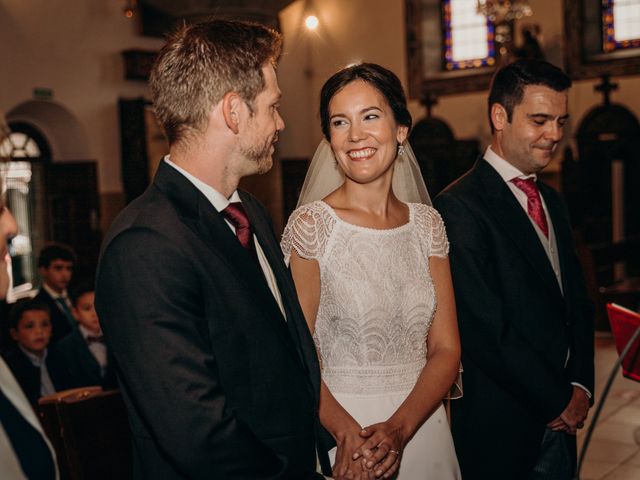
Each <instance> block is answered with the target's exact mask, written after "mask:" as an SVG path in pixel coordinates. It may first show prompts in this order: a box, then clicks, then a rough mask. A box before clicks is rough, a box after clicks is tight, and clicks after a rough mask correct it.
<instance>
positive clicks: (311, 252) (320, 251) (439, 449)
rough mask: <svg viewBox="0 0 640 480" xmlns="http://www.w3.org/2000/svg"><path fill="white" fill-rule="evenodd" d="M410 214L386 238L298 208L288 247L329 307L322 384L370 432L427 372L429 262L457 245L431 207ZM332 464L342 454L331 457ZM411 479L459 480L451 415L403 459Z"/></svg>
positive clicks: (328, 212)
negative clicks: (311, 272)
mask: <svg viewBox="0 0 640 480" xmlns="http://www.w3.org/2000/svg"><path fill="white" fill-rule="evenodd" d="M408 205H409V222H408V223H407V224H405V225H402V226H400V227H397V228H392V229H386V230H377V229H371V228H366V227H361V226H357V225H352V224H349V223H347V222H345V221H343V220H341V219H340V218H339V217H338V216H337V215H336V213H335V212H334V211H333V210H332V209H331V207H330V206H329V205H327V204H326V203H324V202H322V201H316V202H313V203H310V204H307V205H304V206H302V207H300V208H298V209H297V210H296V211H295V212H294V213H293V214H292V215H291V218H290V219H289V222H288V224H287V227H286V228H285V231H284V234H283V238H282V249H283V252H284V254H285V258H286V260H287V262H288V261H289V257H290V255H291V251H292V249H295V250H296V252H297V254H298V255H299V256H300V257H302V258H308V259H315V260H317V261H318V263H319V265H320V279H321V293H320V305H319V309H318V314H317V318H316V324H315V332H314V339H315V342H316V345H317V347H318V352H319V354H320V360H321V366H322V378H323V380H324V382H325V384H326V385H327V387H328V388H329V390H330V391H331V393H332V394H333V395H334V397H335V398H336V399H337V401H338V402H340V404H341V405H342V406H343V407H344V408H345V409H346V410H347V411H348V412H349V413H350V414H351V415H352V416H353V417H354V418H355V420H356V421H357V422H358V423H359V424H360V425H362V426H367V425H370V424H373V423H378V422H382V421H385V420H387V419H388V418H389V417H390V416H391V415H392V414H393V412H394V411H395V410H396V409H397V408H398V407H399V406H400V404H401V403H402V402H403V401H404V399H405V398H406V397H407V395H408V394H409V392H410V391H411V389H412V388H413V386H414V385H415V382H416V380H417V378H418V375H419V374H420V372H421V371H422V369H423V367H424V365H425V363H426V355H427V351H426V350H427V346H426V338H427V334H428V333H429V327H430V325H431V321H432V320H433V316H434V312H435V307H436V305H435V303H436V302H435V291H434V286H433V282H432V279H431V274H430V272H429V262H428V258H429V257H430V256H440V257H444V256H446V255H447V254H448V250H449V244H448V241H447V238H446V233H445V229H444V224H443V222H442V219H441V218H440V215H439V214H438V213H437V212H436V210H434V209H433V208H432V207H429V206H427V205H423V204H419V203H411V204H408ZM330 456H331V461H332V462H333V459H334V456H335V449H334V450H333V451H332V452H330ZM397 478H399V479H402V480H422V479H430V480H431V479H434V480H449V479H459V478H460V469H459V467H458V461H457V459H456V454H455V450H454V446H453V440H452V438H451V432H450V429H449V424H448V422H447V418H446V414H445V410H444V407H442V406H440V407H439V408H438V409H437V410H436V412H435V413H434V414H433V415H432V416H431V417H430V418H429V419H428V420H427V421H426V422H425V424H424V425H422V427H420V429H419V430H418V432H417V433H416V434H415V436H414V437H413V438H412V439H411V441H410V442H409V443H408V444H407V446H406V448H405V449H404V452H403V455H402V461H401V465H400V472H399V476H398V477H397Z"/></svg>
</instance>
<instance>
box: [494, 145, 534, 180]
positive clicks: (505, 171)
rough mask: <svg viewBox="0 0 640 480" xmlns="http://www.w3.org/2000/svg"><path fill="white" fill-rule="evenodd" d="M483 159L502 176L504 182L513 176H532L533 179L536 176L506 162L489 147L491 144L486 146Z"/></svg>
mask: <svg viewBox="0 0 640 480" xmlns="http://www.w3.org/2000/svg"><path fill="white" fill-rule="evenodd" d="M484 159H485V160H486V161H487V163H488V164H489V165H491V166H492V167H493V168H494V169H495V171H496V172H498V175H500V177H502V180H504V181H505V182H509V181H511V180H513V179H514V178H533V179H534V180H535V179H536V178H537V177H536V174H535V173H532V174H531V175H525V174H524V173H522V172H521V171H520V170H518V169H517V168H516V167H514V166H513V165H511V164H510V163H509V162H507V161H506V160H505V159H504V158H502V157H501V156H500V155H498V154H497V153H496V152H494V151H493V150H492V149H491V146H489V147H487V150H486V151H485V152H484Z"/></svg>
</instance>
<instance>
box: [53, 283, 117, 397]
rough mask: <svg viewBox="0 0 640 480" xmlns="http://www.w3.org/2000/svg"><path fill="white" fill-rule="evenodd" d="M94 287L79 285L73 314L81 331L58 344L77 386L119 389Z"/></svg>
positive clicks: (73, 295) (88, 284)
mask: <svg viewBox="0 0 640 480" xmlns="http://www.w3.org/2000/svg"><path fill="white" fill-rule="evenodd" d="M93 299H94V292H93V284H92V283H86V284H82V285H79V286H78V288H76V289H74V290H73V291H72V293H71V303H72V305H73V307H72V309H71V311H72V313H73V316H74V317H75V319H76V321H77V322H78V328H74V329H73V330H72V331H71V333H69V334H68V335H67V336H66V337H65V338H63V339H62V340H60V342H58V349H59V351H60V353H61V354H62V356H63V357H64V359H65V364H66V366H67V369H68V371H69V374H70V375H71V381H72V382H73V384H74V386H76V387H87V386H91V385H100V386H102V388H104V389H105V390H108V389H112V388H116V387H117V384H116V376H115V372H114V368H113V364H112V362H110V360H111V359H110V358H109V354H108V351H107V346H106V345H105V343H104V340H103V337H102V329H101V328H100V322H99V321H98V314H97V313H96V309H95V308H94V306H93Z"/></svg>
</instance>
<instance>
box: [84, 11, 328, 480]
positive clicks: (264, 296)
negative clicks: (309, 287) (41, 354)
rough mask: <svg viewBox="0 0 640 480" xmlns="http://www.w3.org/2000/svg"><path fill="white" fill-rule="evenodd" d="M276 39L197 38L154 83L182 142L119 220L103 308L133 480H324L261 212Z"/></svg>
mask: <svg viewBox="0 0 640 480" xmlns="http://www.w3.org/2000/svg"><path fill="white" fill-rule="evenodd" d="M280 49H281V38H280V36H279V34H277V33H276V32H274V31H272V30H270V29H268V28H265V27H263V26H259V25H255V24H245V23H239V22H227V21H213V22H207V23H203V24H199V25H191V26H185V27H183V28H181V29H180V30H179V31H178V32H176V33H175V34H173V35H172V36H171V37H170V38H169V40H168V43H167V44H166V45H165V46H164V48H163V49H162V50H161V52H160V55H159V57H158V59H157V61H156V64H155V66H154V68H153V71H152V74H151V80H150V83H151V92H152V98H153V104H154V109H155V113H156V115H157V117H158V119H159V121H160V122H161V124H162V125H163V127H164V129H165V132H166V134H167V137H168V139H169V143H170V155H168V156H167V157H165V159H164V160H163V161H162V162H161V164H160V166H159V168H158V172H157V174H156V177H155V179H154V181H153V184H152V185H151V186H150V187H149V188H148V189H147V191H146V192H145V193H144V194H143V195H142V196H141V197H139V198H138V199H136V200H135V201H134V202H132V203H131V204H130V205H129V206H128V207H127V208H126V209H125V210H124V211H123V212H122V213H121V214H120V215H119V216H118V218H117V219H116V220H115V222H114V223H113V225H112V226H111V228H110V230H109V233H108V234H107V236H106V239H105V242H104V245H103V251H102V256H101V261H100V266H99V272H98V278H97V290H96V306H97V310H98V314H99V317H100V320H101V323H102V326H103V331H104V334H105V338H106V341H107V344H108V346H109V348H110V350H111V352H112V353H113V356H114V357H115V360H116V363H117V366H118V368H119V375H120V377H119V379H120V383H121V387H122V391H123V395H124V399H125V402H126V405H127V408H128V412H129V420H130V424H131V428H132V433H133V443H134V445H133V446H134V469H135V472H134V473H135V478H138V479H142V478H145V479H146V478H157V479H163V480H171V479H195V480H197V479H203V480H204V479H207V480H211V479H221V480H222V479H315V478H322V476H320V475H319V474H316V473H315V470H316V461H317V458H318V457H319V459H320V461H321V463H323V464H324V465H325V466H326V464H327V463H328V461H327V459H326V454H325V453H324V451H323V452H318V454H317V453H316V438H317V433H318V428H319V422H318V417H317V411H318V392H319V382H320V374H319V368H318V362H317V357H316V354H315V349H314V346H313V341H312V339H311V336H310V334H309V332H308V330H307V327H306V323H305V321H304V318H303V315H302V312H301V310H300V306H299V304H298V302H297V299H296V294H295V288H294V286H293V283H292V279H291V277H290V274H289V271H288V270H287V268H286V267H285V265H284V263H283V260H282V254H281V251H280V248H279V245H278V242H277V241H276V238H275V236H274V232H273V230H272V226H271V222H270V220H269V217H268V215H267V213H266V211H265V209H264V207H263V206H262V205H261V204H260V203H259V202H258V201H257V200H256V199H255V198H253V197H252V196H251V195H249V194H248V193H246V192H242V191H239V190H237V186H238V182H239V181H240V179H241V178H242V177H244V176H246V175H252V174H256V173H264V172H266V171H268V170H269V169H270V168H271V165H272V154H273V151H274V144H275V142H276V141H277V139H278V133H279V131H281V130H282V129H283V128H284V122H283V120H282V118H281V117H280V114H279V113H278V106H279V101H280V91H279V89H278V83H277V79H276V73H275V70H274V62H275V61H276V60H277V58H278V56H279V54H280Z"/></svg>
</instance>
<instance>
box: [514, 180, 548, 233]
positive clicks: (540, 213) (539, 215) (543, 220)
mask: <svg viewBox="0 0 640 480" xmlns="http://www.w3.org/2000/svg"><path fill="white" fill-rule="evenodd" d="M511 182H512V183H513V184H514V185H515V186H516V187H518V188H519V189H520V190H522V191H523V192H524V193H525V194H526V195H527V212H528V213H529V216H530V217H531V218H532V219H533V221H534V222H536V225H538V227H540V230H542V233H544V236H545V237H547V238H549V224H548V223H547V216H546V215H545V214H544V208H542V199H541V198H540V192H539V191H538V186H537V185H536V181H535V180H534V179H533V178H531V177H530V178H514V179H512V180H511Z"/></svg>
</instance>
